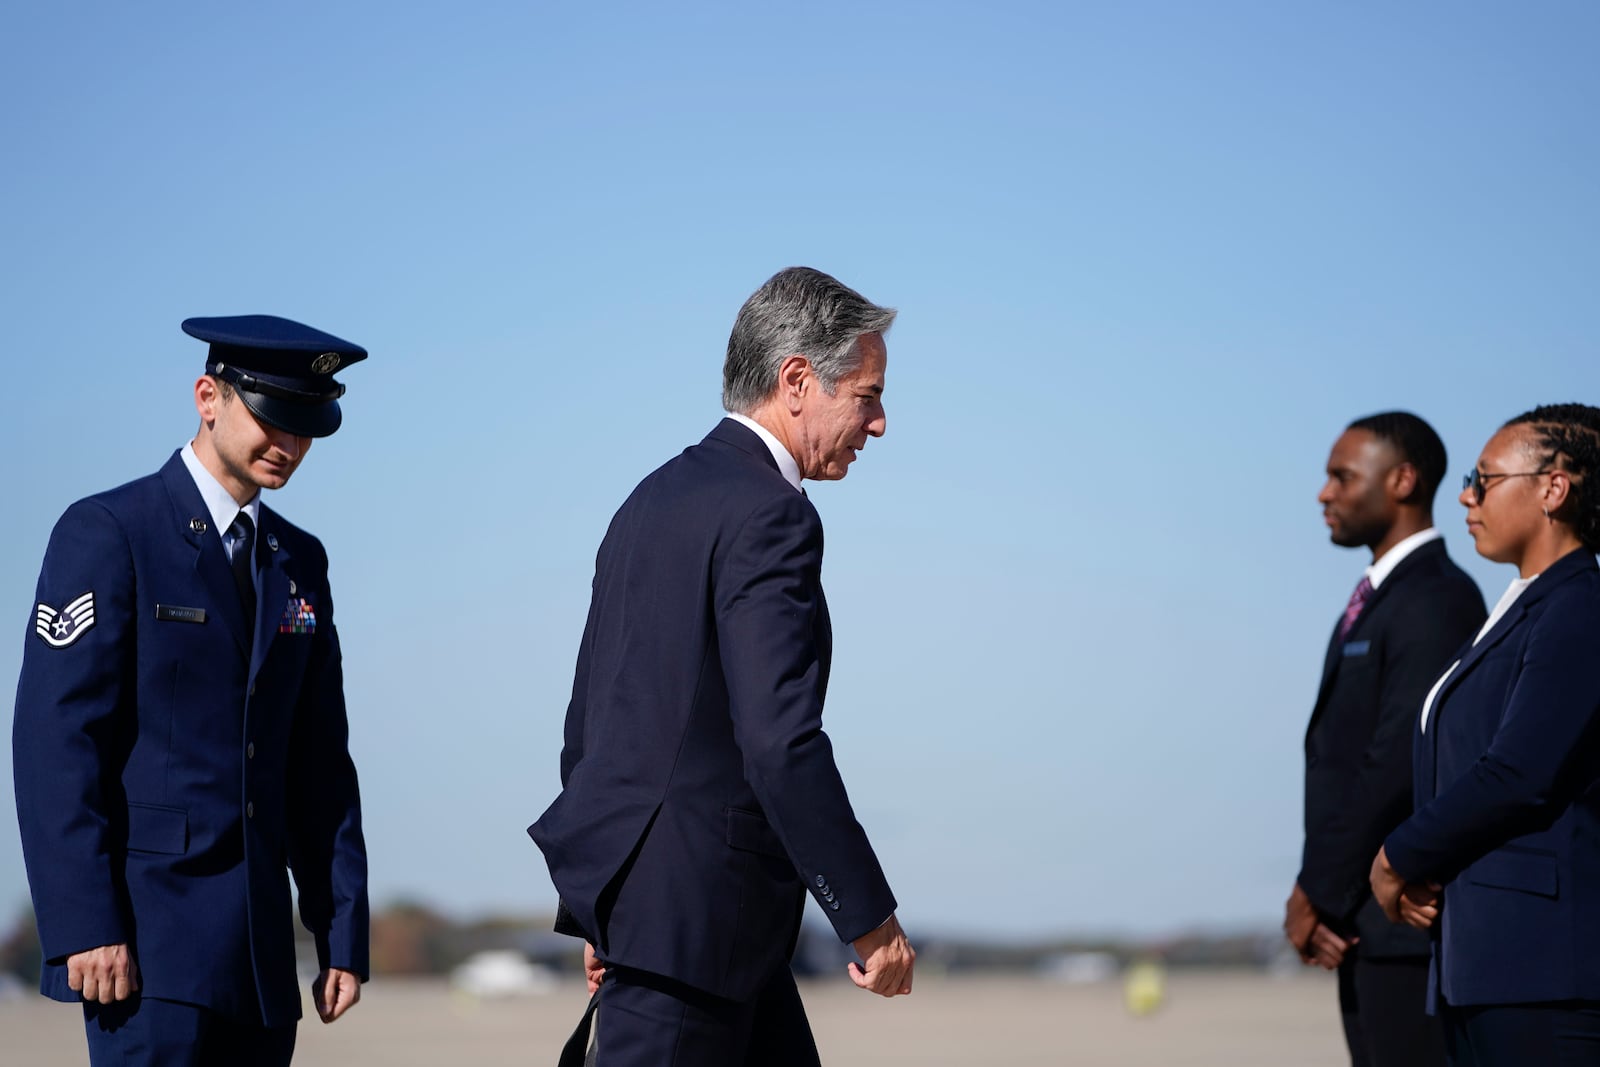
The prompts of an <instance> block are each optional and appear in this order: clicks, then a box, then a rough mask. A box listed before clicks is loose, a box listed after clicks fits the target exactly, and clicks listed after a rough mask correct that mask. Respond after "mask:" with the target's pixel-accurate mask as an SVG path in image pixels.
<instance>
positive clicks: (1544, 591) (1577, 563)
mask: <svg viewBox="0 0 1600 1067" xmlns="http://www.w3.org/2000/svg"><path fill="white" fill-rule="evenodd" d="M1595 566H1596V563H1595V558H1594V556H1593V555H1591V554H1590V553H1589V552H1587V551H1586V550H1584V549H1581V548H1580V549H1578V550H1577V551H1575V552H1571V553H1568V554H1567V555H1565V556H1563V557H1562V558H1561V559H1559V560H1557V561H1556V562H1555V563H1553V564H1551V565H1550V569H1549V570H1547V571H1545V572H1544V573H1543V574H1541V575H1540V576H1539V577H1538V578H1537V579H1535V580H1534V582H1533V584H1532V585H1530V586H1528V588H1526V589H1524V590H1523V591H1522V595H1521V596H1519V597H1517V602H1516V603H1515V604H1512V605H1511V607H1510V608H1509V609H1508V610H1507V611H1506V613H1505V614H1504V615H1502V616H1500V620H1499V621H1498V622H1496V623H1495V624H1494V628H1493V629H1492V630H1490V631H1489V632H1488V633H1486V634H1484V635H1483V639H1482V640H1480V641H1479V642H1478V643H1477V644H1475V645H1473V646H1472V647H1471V648H1469V649H1468V650H1467V652H1466V655H1464V656H1462V657H1461V666H1459V667H1457V668H1456V669H1455V670H1454V671H1453V672H1451V675H1450V680H1449V681H1447V682H1445V684H1444V685H1443V686H1441V687H1440V689H1439V695H1438V697H1437V698H1435V700H1434V704H1433V710H1434V712H1435V713H1437V712H1438V710H1439V705H1441V704H1443V703H1444V698H1445V696H1446V694H1448V693H1449V692H1450V690H1452V689H1454V688H1455V687H1456V686H1458V685H1460V684H1461V679H1462V678H1464V677H1466V675H1467V673H1468V672H1469V671H1471V670H1472V668H1473V667H1475V666H1477V664H1478V661H1479V660H1481V659H1483V657H1484V655H1485V654H1487V653H1488V651H1489V650H1490V649H1491V648H1493V647H1494V646H1495V645H1498V644H1499V643H1500V642H1501V641H1504V640H1505V639H1506V637H1507V636H1508V635H1509V634H1510V633H1511V632H1512V631H1513V630H1515V629H1516V628H1517V627H1518V626H1520V625H1521V624H1522V620H1523V619H1525V618H1527V616H1528V611H1529V610H1530V609H1531V608H1532V607H1533V606H1534V605H1535V604H1537V603H1538V602H1539V601H1541V600H1543V599H1544V598H1545V597H1547V596H1549V595H1550V591H1551V590H1553V589H1555V588H1556V587H1557V586H1559V585H1560V584H1561V583H1562V582H1564V581H1566V580H1567V579H1568V578H1571V577H1572V576H1573V575H1575V574H1578V573H1580V572H1582V571H1585V570H1593V569H1594V568H1595ZM1429 726H1430V728H1431V726H1432V722H1431V720H1430V723H1429Z"/></svg>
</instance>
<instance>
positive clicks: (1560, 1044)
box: [1443, 1001, 1600, 1067]
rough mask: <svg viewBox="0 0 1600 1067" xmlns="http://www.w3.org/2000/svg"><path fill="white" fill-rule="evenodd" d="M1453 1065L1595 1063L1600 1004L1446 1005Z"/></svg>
mask: <svg viewBox="0 0 1600 1067" xmlns="http://www.w3.org/2000/svg"><path fill="white" fill-rule="evenodd" d="M1443 1011H1444V1022H1445V1044H1446V1046H1447V1047H1448V1048H1449V1050H1450V1067H1524V1065H1528V1067H1531V1065H1534V1064H1537V1065H1539V1067H1580V1065H1582V1067H1594V1065H1596V1064H1600V1003H1596V1002H1593V1001H1569V1002H1566V1003H1561V1004H1489V1005H1484V1006H1481V1007H1472V1008H1452V1007H1449V1006H1445V1007H1444V1009H1443Z"/></svg>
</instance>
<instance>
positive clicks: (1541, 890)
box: [1466, 849, 1559, 899]
mask: <svg viewBox="0 0 1600 1067" xmlns="http://www.w3.org/2000/svg"><path fill="white" fill-rule="evenodd" d="M1466 875H1467V881H1469V882H1471V883H1472V884H1473V885H1483V886H1489V887H1491V888H1494V889H1516V890H1519V891H1521V892H1523V893H1533V894H1535V895H1537V896H1541V897H1550V898H1552V899H1554V898H1555V897H1556V896H1557V889H1558V887H1559V883H1558V879H1557V875H1556V858H1555V857H1554V856H1552V855H1550V854H1549V853H1547V852H1508V851H1506V850H1504V849H1501V850H1499V851H1497V852H1491V853H1489V854H1488V855H1487V856H1485V857H1483V859H1481V860H1479V861H1478V862H1476V863H1474V864H1473V865H1472V866H1471V867H1468V868H1467V871H1466Z"/></svg>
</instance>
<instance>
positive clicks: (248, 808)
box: [244, 800, 256, 819]
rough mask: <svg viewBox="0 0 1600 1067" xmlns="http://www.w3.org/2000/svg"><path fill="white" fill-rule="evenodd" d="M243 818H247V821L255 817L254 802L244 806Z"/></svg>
mask: <svg viewBox="0 0 1600 1067" xmlns="http://www.w3.org/2000/svg"><path fill="white" fill-rule="evenodd" d="M244 817H245V818H247V819H253V818H255V817H256V802H255V801H253V800H252V801H250V802H249V803H247V804H246V805H245V806H244Z"/></svg>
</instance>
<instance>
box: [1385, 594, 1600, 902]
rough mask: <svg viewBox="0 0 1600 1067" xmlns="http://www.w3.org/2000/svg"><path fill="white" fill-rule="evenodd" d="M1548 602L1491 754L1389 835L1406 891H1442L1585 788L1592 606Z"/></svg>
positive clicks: (1599, 673) (1597, 719)
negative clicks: (1427, 887) (1419, 885)
mask: <svg viewBox="0 0 1600 1067" xmlns="http://www.w3.org/2000/svg"><path fill="white" fill-rule="evenodd" d="M1578 593H1579V595H1574V596H1569V597H1566V598H1563V599H1562V600H1559V601H1557V600H1554V599H1552V602H1551V603H1550V604H1549V605H1548V607H1547V608H1546V609H1545V610H1544V611H1543V612H1542V613H1540V615H1539V616H1538V618H1536V619H1534V620H1532V621H1531V623H1530V625H1531V627H1532V629H1531V630H1530V632H1529V635H1528V642H1527V645H1526V646H1525V649H1524V652H1523V658H1522V663H1521V665H1520V670H1519V671H1518V673H1517V677H1516V680H1515V682H1514V683H1513V684H1512V688H1511V692H1510V696H1509V698H1508V702H1507V706H1506V709H1505V713H1504V715H1503V716H1502V717H1501V720H1500V727H1499V729H1498V731H1497V732H1496V733H1495V736H1494V739H1493V740H1492V741H1491V742H1490V743H1489V750H1488V751H1487V752H1485V753H1484V754H1483V756H1481V757H1480V758H1479V759H1478V761H1477V762H1476V763H1475V764H1473V766H1472V768H1471V769H1470V770H1469V771H1468V772H1467V773H1466V774H1464V775H1462V776H1461V777H1460V778H1458V779H1457V780H1456V781H1455V782H1454V783H1452V784H1450V785H1449V786H1447V787H1445V789H1444V791H1443V792H1441V793H1440V794H1439V795H1438V796H1436V797H1435V798H1434V799H1433V800H1432V801H1430V802H1429V803H1428V804H1426V805H1424V806H1423V807H1422V808H1419V809H1418V810H1417V811H1416V812H1415V813H1414V814H1413V815H1412V816H1411V818H1409V819H1407V820H1406V821H1405V822H1404V823H1402V824H1401V825H1400V827H1399V828H1398V829H1396V830H1395V831H1394V833H1392V834H1390V835H1389V838H1388V840H1387V841H1386V842H1385V845H1384V848H1385V852H1386V853H1387V855H1388V858H1389V862H1390V864H1391V865H1393V867H1394V869H1395V870H1396V871H1398V872H1399V873H1400V874H1401V875H1403V876H1404V877H1405V878H1406V879H1407V880H1408V881H1424V880H1431V881H1440V882H1443V881H1449V880H1450V879H1452V878H1454V877H1455V876H1456V875H1457V874H1459V873H1460V872H1461V870H1462V869H1463V868H1465V867H1466V866H1467V865H1468V864H1470V863H1472V862H1473V861H1474V860H1476V859H1478V858H1479V857H1481V856H1483V855H1484V854H1485V853H1487V852H1489V851H1491V850H1493V849H1494V848H1496V847H1498V846H1499V845H1501V844H1503V843H1504V842H1505V841H1507V840H1508V839H1510V838H1512V837H1516V836H1518V835H1520V834H1523V833H1526V832H1528V831H1531V830H1533V829H1536V828H1538V827H1539V826H1541V825H1543V824H1544V822H1545V821H1546V820H1547V819H1548V818H1549V817H1550V816H1551V815H1553V814H1555V813H1558V812H1559V811H1560V810H1561V809H1562V808H1564V807H1566V805H1567V804H1569V803H1570V802H1571V799H1572V797H1573V795H1574V793H1575V792H1576V791H1578V790H1580V789H1582V788H1584V787H1585V786H1587V785H1588V784H1590V783H1591V781H1592V778H1593V775H1594V765H1595V762H1596V756H1597V752H1596V750H1597V748H1600V659H1596V657H1595V654H1594V646H1595V641H1596V639H1597V638H1600V602H1596V601H1595V600H1594V599H1593V598H1592V597H1590V596H1588V595H1587V593H1588V591H1587V590H1579V591H1578Z"/></svg>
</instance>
